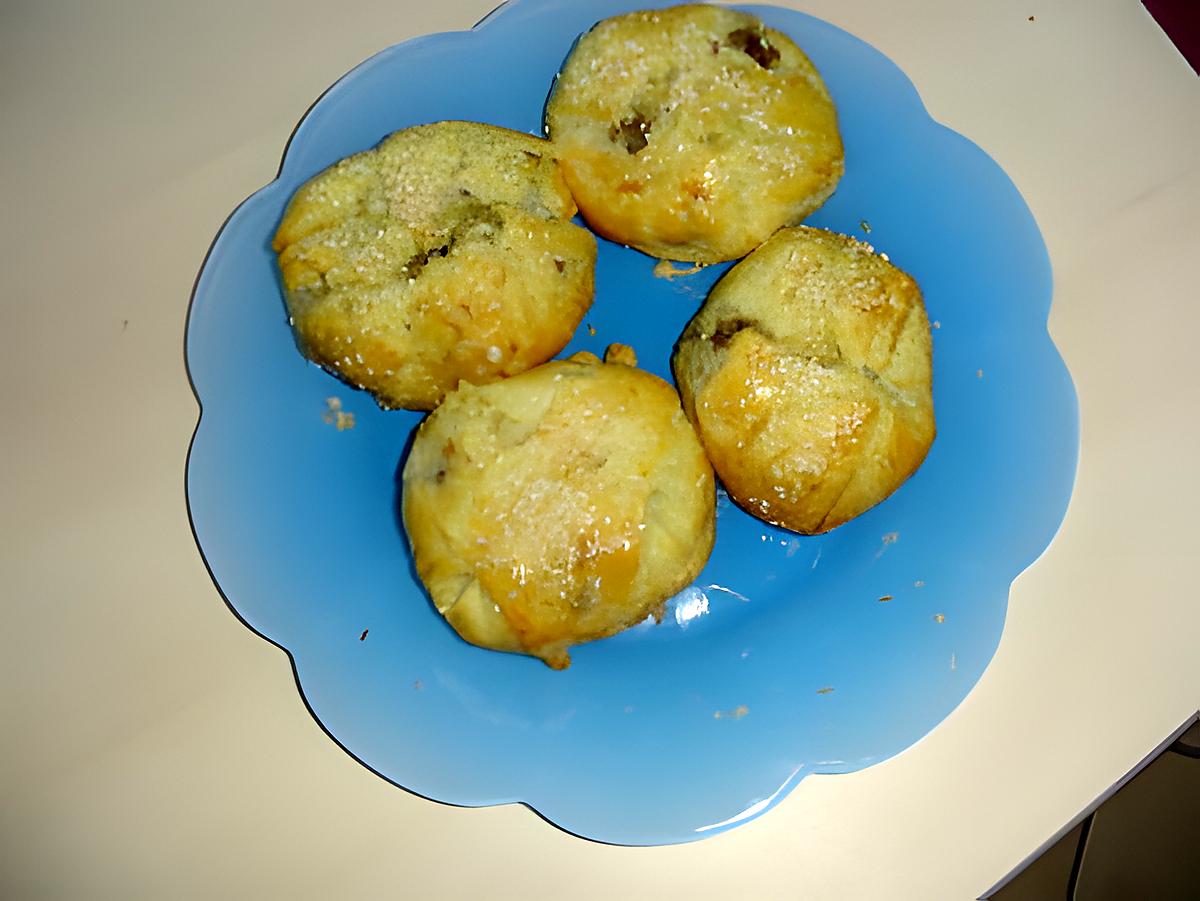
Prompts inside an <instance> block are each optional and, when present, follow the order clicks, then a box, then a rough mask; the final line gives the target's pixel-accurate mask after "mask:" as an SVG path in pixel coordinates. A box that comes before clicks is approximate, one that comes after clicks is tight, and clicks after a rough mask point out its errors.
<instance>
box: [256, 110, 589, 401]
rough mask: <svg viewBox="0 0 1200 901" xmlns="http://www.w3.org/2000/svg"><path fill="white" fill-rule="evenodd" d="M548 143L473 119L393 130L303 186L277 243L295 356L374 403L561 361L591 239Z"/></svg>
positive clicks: (431, 395) (579, 309) (432, 396)
mask: <svg viewBox="0 0 1200 901" xmlns="http://www.w3.org/2000/svg"><path fill="white" fill-rule="evenodd" d="M574 213H575V204H574V202H573V201H572V200H571V195H570V192H569V191H568V190H567V186H566V183H565V182H564V181H563V178H562V174H561V172H560V171H559V168H558V164H557V162H556V161H555V158H554V153H553V149H552V148H551V146H550V144H549V143H548V142H546V141H544V140H542V139H540V138H536V137H533V136H532V135H527V134H520V133H518V132H514V131H508V130H506V129H502V128H496V127H493V126H490V125H480V124H478V123H474V122H438V123H435V124H432V125H421V126H417V127H415V128H409V129H406V130H404V131H400V132H397V133H395V134H393V135H391V136H390V137H388V138H386V139H385V140H384V141H383V142H382V143H381V144H380V145H379V146H378V147H376V148H375V149H374V150H368V151H366V152H365V153H359V154H356V155H354V156H351V157H348V158H347V159H344V160H342V161H341V162H339V163H337V164H335V165H334V166H331V167H330V168H328V169H326V170H325V171H324V172H322V173H320V174H319V175H317V176H316V177H315V178H313V179H312V180H311V181H309V182H308V183H307V184H305V185H304V186H303V187H301V188H300V190H298V191H297V192H296V194H295V196H294V197H293V198H292V200H291V202H290V203H289V204H288V208H287V211H286V212H285V213H284V216H283V221H282V222H281V223H280V225H279V230H278V231H277V233H276V235H275V240H274V243H273V247H274V248H275V250H276V251H277V252H278V254H279V267H280V270H281V272H282V274H283V284H284V289H285V293H286V296H287V306H288V311H289V312H290V314H291V322H292V326H293V329H294V331H295V335H296V340H297V343H298V345H299V347H300V350H301V351H302V352H303V354H304V355H305V356H306V357H308V358H309V359H310V360H312V361H313V362H315V363H318V364H319V365H321V366H323V367H324V368H325V369H327V370H329V371H330V372H332V373H333V374H334V375H336V376H338V377H339V378H341V379H343V380H344V381H346V382H348V383H349V384H351V385H355V386H357V387H359V388H365V389H366V390H368V391H370V392H371V393H372V394H373V395H374V396H375V398H376V400H377V401H378V402H379V404H380V406H382V407H385V408H390V407H407V408H409V409H414V410H427V409H432V408H433V407H434V406H435V405H436V404H437V403H438V402H439V401H440V400H441V398H442V396H443V395H444V394H445V393H446V392H447V391H449V390H451V389H453V388H454V387H456V386H457V385H458V383H459V381H460V380H463V381H468V382H472V383H476V384H484V383H487V382H492V381H495V380H496V379H499V378H503V377H505V376H509V375H514V374H516V373H518V372H524V371H525V370H526V369H529V368H530V367H532V366H536V365H537V364H539V363H542V362H544V361H545V360H547V359H549V358H550V357H552V356H554V355H555V354H556V353H558V352H559V351H560V350H562V348H563V347H564V346H565V345H566V343H567V342H568V341H569V340H570V338H571V335H572V333H573V332H574V331H575V327H576V326H577V325H579V321H580V319H582V318H583V314H584V313H585V312H586V311H587V309H588V307H589V306H590V305H591V301H592V280H593V270H594V268H595V261H596V241H595V238H593V237H592V236H591V235H590V234H589V233H588V232H587V231H586V230H585V229H582V228H580V227H578V226H576V225H574V224H573V223H571V221H570V219H571V216H572V215H574Z"/></svg>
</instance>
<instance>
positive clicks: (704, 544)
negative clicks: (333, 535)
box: [403, 348, 716, 669]
mask: <svg viewBox="0 0 1200 901" xmlns="http://www.w3.org/2000/svg"><path fill="white" fill-rule="evenodd" d="M608 359H609V361H610V362H607V363H601V362H600V360H599V359H598V358H597V357H595V356H594V355H592V354H588V353H581V354H576V355H575V356H574V357H571V358H570V359H569V360H556V361H554V362H551V363H547V364H545V365H544V366H539V367H538V368H536V369H533V370H531V371H529V372H526V373H524V374H523V375H518V376H514V377H513V378H511V379H506V380H505V381H503V382H499V383H496V384H493V385H486V386H483V387H475V386H472V385H469V384H465V383H464V384H463V385H461V386H460V387H459V388H458V390H457V391H452V392H450V394H448V395H447V396H446V400H445V402H444V403H443V404H442V405H441V406H440V407H438V408H437V409H436V410H435V411H434V412H433V413H432V414H431V415H430V416H429V417H428V418H427V419H426V420H425V422H424V423H422V425H421V427H420V430H419V431H418V432H417V436H416V439H415V440H414V442H413V446H412V452H411V454H410V455H409V458H408V462H407V463H406V464H405V467H404V477H403V478H404V487H403V492H404V493H403V510H404V524H405V528H406V529H407V531H408V536H409V540H410V541H411V543H412V549H413V556H414V558H415V560H416V566H417V572H418V573H419V574H420V576H421V580H422V581H423V582H424V583H425V587H426V588H427V589H428V591H429V594H430V597H431V598H432V599H433V603H434V605H435V606H436V607H437V609H438V612H440V613H441V614H442V615H443V616H444V617H446V619H447V620H448V621H449V622H450V624H451V625H452V626H453V627H454V628H455V629H456V630H457V631H458V633H459V635H461V636H462V637H463V638H465V639H466V640H467V641H469V642H472V643H473V644H477V645H480V646H482V647H485V648H494V649H496V650H500V651H513V652H517V653H523V654H530V655H533V656H535V657H540V658H541V659H542V660H544V661H545V662H546V663H547V664H549V665H550V666H552V667H554V668H555V669H562V668H565V667H566V666H568V665H569V664H570V657H569V655H568V648H569V647H570V646H571V645H574V644H578V643H580V642H584V641H590V640H592V639H595V638H603V637H605V636H607V635H612V634H614V633H616V632H619V631H621V630H622V629H625V628H628V627H629V626H632V625H634V624H636V623H639V622H641V621H643V620H645V619H646V617H647V616H649V615H651V614H654V615H661V612H662V605H663V603H664V602H665V601H666V600H667V599H669V598H670V597H672V596H673V595H675V594H676V593H677V592H678V591H680V590H681V589H682V588H684V587H685V586H687V585H688V583H690V582H691V581H692V579H694V578H695V577H696V575H697V574H698V573H699V572H700V570H701V569H702V568H703V566H704V563H705V561H706V560H707V559H708V555H709V553H710V552H711V551H712V545H713V538H714V515H715V501H716V497H715V483H714V479H713V474H712V468H711V467H710V466H709V463H708V460H707V459H706V458H705V456H704V452H703V450H701V448H700V443H699V441H697V439H696V434H695V432H694V431H693V430H692V426H691V424H690V423H689V422H688V420H687V418H686V417H685V416H684V415H683V411H682V410H681V409H680V406H679V398H678V396H677V395H676V394H675V391H674V390H673V389H672V388H671V386H670V385H668V384H667V383H666V382H664V381H662V380H661V379H659V378H657V377H656V376H653V375H650V374H649V373H647V372H643V371H641V370H639V369H636V368H635V367H634V366H632V365H629V364H628V363H620V362H616V360H618V359H623V360H626V361H629V360H632V353H631V352H630V351H629V349H628V348H624V349H620V348H618V349H616V350H612V349H610V352H609V354H608Z"/></svg>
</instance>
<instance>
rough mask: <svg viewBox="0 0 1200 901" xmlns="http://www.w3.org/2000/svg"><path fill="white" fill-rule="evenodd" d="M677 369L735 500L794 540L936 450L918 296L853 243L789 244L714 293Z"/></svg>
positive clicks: (870, 498) (784, 237)
mask: <svg viewBox="0 0 1200 901" xmlns="http://www.w3.org/2000/svg"><path fill="white" fill-rule="evenodd" d="M672 365H673V367H674V370H675V378H676V381H677V382H678V384H679V389H680V393H681V395H682V398H683V405H684V409H685V410H686V411H687V413H688V416H689V417H691V419H692V421H693V422H694V423H695V424H696V428H697V431H698V432H699V434H700V439H701V441H702V442H703V444H704V448H705V450H706V451H707V452H708V456H709V459H710V460H711V461H712V464H713V467H714V469H715V470H716V472H717V475H718V476H720V478H721V481H722V482H723V483H724V485H725V487H726V490H728V492H729V495H730V497H732V498H733V499H734V500H735V501H736V502H737V503H738V504H739V505H740V506H742V507H743V508H744V509H746V510H748V511H749V512H750V513H752V514H754V515H755V516H757V517H759V518H760V519H763V520H766V521H767V522H770V523H773V524H775V525H779V526H783V527H785V528H788V529H792V530H794V531H797V532H802V533H806V534H811V533H818V532H826V531H828V530H829V529H832V528H834V527H836V526H838V525H841V524H842V523H844V522H846V521H847V520H849V519H851V518H852V517H855V516H857V515H859V514H860V513H862V512H863V511H865V510H867V509H869V508H870V507H872V506H874V505H875V504H877V503H879V502H880V501H882V500H883V499H884V498H886V497H887V496H888V495H890V494H891V493H892V492H893V491H895V490H896V488H898V487H899V486H900V485H901V484H902V483H903V482H904V480H905V479H907V478H908V477H909V476H910V475H912V473H913V472H915V471H916V469H917V467H918V466H920V464H921V462H922V461H923V460H924V459H925V455H926V453H927V452H928V450H929V446H930V444H931V443H932V441H933V437H934V432H935V427H934V416H933V398H932V391H931V378H932V375H931V341H930V333H929V321H928V319H927V317H926V314H925V305H924V302H923V301H922V299H921V292H920V289H919V288H918V287H917V284H916V282H915V281H913V279H912V278H911V277H910V276H908V275H907V274H905V273H904V272H901V271H900V270H899V269H897V268H896V267H894V266H892V265H891V264H890V263H888V262H887V261H885V260H884V259H882V258H881V257H879V256H877V255H875V253H874V252H873V251H872V248H871V247H870V246H868V245H866V244H863V243H861V242H859V241H856V240H854V239H853V238H849V237H846V236H844V235H837V234H834V233H832V232H827V231H821V230H817V229H812V228H795V229H783V230H781V231H780V232H779V233H778V234H776V235H775V236H774V237H773V238H772V239H771V240H770V241H768V242H767V243H766V244H764V245H763V246H762V247H761V248H760V249H759V250H757V251H756V252H754V253H753V254H751V255H750V256H749V257H747V258H746V259H745V260H743V261H742V262H741V263H739V264H738V265H737V266H735V267H734V268H733V269H731V270H730V271H729V272H728V273H727V274H726V275H725V277H724V278H723V279H722V280H721V281H720V282H719V283H718V284H717V285H716V287H715V288H713V291H712V294H711V295H710V296H709V299H708V300H707V302H706V303H705V304H704V306H703V307H702V308H701V310H700V312H699V313H698V314H697V315H696V317H695V318H694V319H693V320H692V322H691V323H690V324H689V325H688V327H687V329H686V330H685V331H684V333H683V336H682V337H681V339H680V341H679V345H678V347H677V349H676V352H675V356H674V358H673V360H672Z"/></svg>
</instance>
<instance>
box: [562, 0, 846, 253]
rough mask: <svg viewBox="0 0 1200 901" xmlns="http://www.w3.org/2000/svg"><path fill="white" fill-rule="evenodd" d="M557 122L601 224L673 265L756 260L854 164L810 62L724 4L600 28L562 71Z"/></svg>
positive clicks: (586, 211) (566, 162)
mask: <svg viewBox="0 0 1200 901" xmlns="http://www.w3.org/2000/svg"><path fill="white" fill-rule="evenodd" d="M546 123H547V127H548V131H549V135H550V138H551V140H552V141H553V142H554V143H555V145H556V146H557V148H558V152H559V154H560V158H561V160H562V166H563V171H564V173H565V175H566V177H567V182H568V183H569V184H570V186H571V191H572V193H573V194H574V195H575V200H576V202H577V203H578V204H579V207H580V210H581V212H582V213H583V215H584V217H585V218H586V219H587V220H588V223H589V224H590V225H591V226H592V228H594V229H595V230H596V231H597V232H599V233H600V234H601V235H603V236H605V237H606V238H610V239H611V240H613V241H617V242H620V243H623V244H629V245H632V246H633V247H636V248H638V249H639V250H643V251H645V252H646V253H648V254H651V255H653V256H657V257H662V258H665V259H673V260H686V261H690V262H701V263H712V262H717V261H720V260H730V259H735V258H737V257H740V256H744V255H745V254H747V253H749V252H750V251H751V250H753V249H754V248H755V247H757V246H758V245H759V244H761V243H762V242H763V241H765V240H766V239H767V238H768V237H770V236H771V234H773V233H774V232H775V230H776V229H778V228H779V227H781V226H784V225H792V224H795V223H798V222H800V221H801V220H802V219H803V218H804V217H805V216H807V215H808V214H809V213H811V212H812V211H813V210H815V209H817V207H819V206H820V205H821V204H822V203H824V202H825V200H826V199H827V198H828V197H829V195H830V194H832V193H833V190H834V187H835V186H836V185H837V182H838V179H839V178H840V177H841V174H842V171H843V168H844V163H843V154H842V143H841V137H840V135H839V132H838V125H837V113H836V111H835V109H834V106H833V102H832V100H831V99H830V97H829V93H828V91H827V90H826V88H825V85H824V83H823V82H822V81H821V77H820V75H819V74H818V73H817V71H816V69H815V68H814V67H813V65H812V63H811V62H810V61H809V59H808V57H806V56H805V55H804V53H803V52H802V51H801V50H800V48H799V47H797V46H796V45H795V44H794V43H793V42H792V41H791V39H790V38H788V37H787V36H786V35H784V34H781V33H780V32H778V31H774V30H773V29H770V28H765V27H764V26H763V24H762V22H760V21H759V20H758V19H757V18H755V17H754V16H751V15H749V14H747V13H742V12H738V11H736V10H732V9H725V8H721V7H717V6H705V5H687V6H676V7H671V8H668V9H663V10H657V11H648V12H637V13H629V14H627V15H622V16H617V17H615V18H612V19H606V20H605V21H603V22H601V23H600V24H598V25H597V26H596V27H595V28H594V29H593V30H592V31H590V32H588V33H587V34H586V35H584V36H583V37H582V38H581V39H580V41H579V44H578V46H577V47H576V48H575V50H574V51H573V52H572V53H571V56H570V57H569V58H568V60H567V62H566V64H565V65H564V67H563V70H562V73H561V77H560V79H559V81H558V83H557V85H556V87H555V90H554V93H553V95H552V96H551V98H550V102H549V104H548V105H547V108H546Z"/></svg>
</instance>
